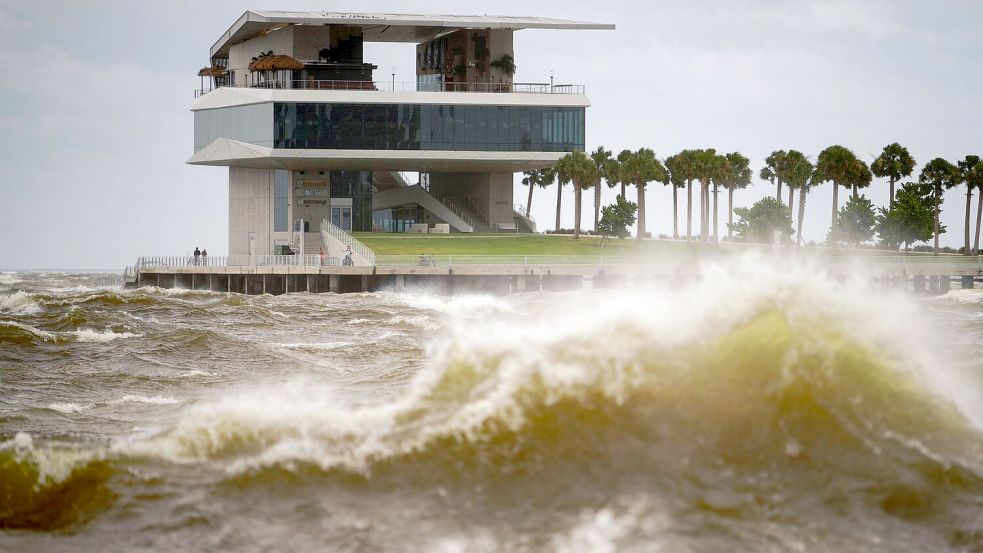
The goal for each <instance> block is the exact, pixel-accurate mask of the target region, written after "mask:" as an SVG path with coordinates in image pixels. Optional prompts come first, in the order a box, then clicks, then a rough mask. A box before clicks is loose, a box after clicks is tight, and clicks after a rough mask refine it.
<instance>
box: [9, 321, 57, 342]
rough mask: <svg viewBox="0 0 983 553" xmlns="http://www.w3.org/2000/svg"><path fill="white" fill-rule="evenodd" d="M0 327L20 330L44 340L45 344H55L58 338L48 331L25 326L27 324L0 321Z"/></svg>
mask: <svg viewBox="0 0 983 553" xmlns="http://www.w3.org/2000/svg"><path fill="white" fill-rule="evenodd" d="M0 326H6V327H11V328H19V329H21V330H23V331H25V332H28V333H30V334H33V335H34V336H37V337H38V338H40V339H42V340H44V341H45V342H57V341H58V336H57V335H55V333H53V332H48V331H45V330H41V329H39V328H35V327H33V326H31V325H27V324H23V323H18V322H16V321H0Z"/></svg>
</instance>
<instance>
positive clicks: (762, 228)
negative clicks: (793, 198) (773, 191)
mask: <svg viewBox="0 0 983 553" xmlns="http://www.w3.org/2000/svg"><path fill="white" fill-rule="evenodd" d="M734 213H736V214H737V216H738V217H740V220H738V221H737V222H736V223H734V224H732V225H730V226H731V227H732V228H733V230H734V232H736V233H737V236H739V237H740V238H741V239H742V240H744V241H745V242H756V243H760V244H769V243H771V241H772V239H773V237H774V235H775V233H776V232H777V233H780V234H781V235H782V241H783V242H785V241H788V239H789V237H791V236H792V220H791V218H790V217H789V215H788V206H786V205H785V204H783V203H782V202H780V201H778V200H776V199H774V198H772V197H770V196H769V197H765V198H762V199H761V200H758V202H756V203H755V204H754V205H753V206H751V207H750V208H747V207H738V208H736V209H734Z"/></svg>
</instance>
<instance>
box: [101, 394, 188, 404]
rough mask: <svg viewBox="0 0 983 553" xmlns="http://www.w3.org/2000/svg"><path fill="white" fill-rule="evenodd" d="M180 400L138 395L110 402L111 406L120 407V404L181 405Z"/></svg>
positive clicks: (126, 396) (130, 395)
mask: <svg viewBox="0 0 983 553" xmlns="http://www.w3.org/2000/svg"><path fill="white" fill-rule="evenodd" d="M180 402H181V400H180V399H175V398H173V397H165V396H159V395H158V396H142V395H138V394H126V395H125V396H123V397H121V398H119V399H114V400H112V401H110V402H109V404H110V405H118V404H120V403H146V404H150V405H174V404H175V403H180Z"/></svg>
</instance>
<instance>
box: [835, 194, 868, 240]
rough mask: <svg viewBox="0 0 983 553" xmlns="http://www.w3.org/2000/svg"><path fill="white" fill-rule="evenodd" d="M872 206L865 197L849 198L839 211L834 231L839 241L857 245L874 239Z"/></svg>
mask: <svg viewBox="0 0 983 553" xmlns="http://www.w3.org/2000/svg"><path fill="white" fill-rule="evenodd" d="M875 219H876V215H875V214H874V204H873V202H871V201H870V200H868V199H867V197H866V196H850V199H849V200H847V201H846V205H845V206H843V207H842V208H841V209H840V215H839V218H838V219H837V221H836V230H837V232H838V233H839V235H840V238H841V239H844V240H846V241H847V242H849V243H851V244H859V243H861V242H866V241H868V240H871V239H873V238H874V223H875Z"/></svg>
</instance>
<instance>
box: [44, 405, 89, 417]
mask: <svg viewBox="0 0 983 553" xmlns="http://www.w3.org/2000/svg"><path fill="white" fill-rule="evenodd" d="M91 407H92V406H91V405H80V404H78V403H51V404H49V405H48V409H51V410H53V411H58V412H59V413H61V414H63V415H71V414H74V413H81V412H82V411H85V410H87V409H89V408H91Z"/></svg>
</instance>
